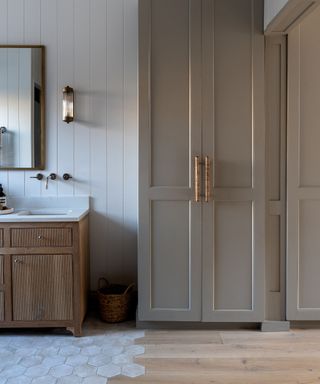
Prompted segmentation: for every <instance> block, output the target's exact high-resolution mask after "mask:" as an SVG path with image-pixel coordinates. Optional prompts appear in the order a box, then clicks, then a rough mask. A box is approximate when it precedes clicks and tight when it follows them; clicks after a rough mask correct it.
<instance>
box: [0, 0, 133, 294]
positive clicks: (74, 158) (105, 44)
mask: <svg viewBox="0 0 320 384" xmlns="http://www.w3.org/2000/svg"><path fill="white" fill-rule="evenodd" d="M0 9H1V13H0V43H1V44H43V45H44V46H45V56H46V65H45V70H46V169H45V170H43V171H42V173H43V174H44V175H45V176H47V175H48V174H50V173H51V172H55V173H57V174H58V175H59V179H58V181H50V182H49V187H48V189H47V190H46V189H45V181H44V180H43V181H42V182H39V181H38V180H35V179H30V176H34V175H35V174H36V173H37V171H0V182H1V183H3V184H4V187H5V190H6V191H7V192H8V194H10V195H14V196H40V195H41V196H60V195H88V194H90V195H91V196H92V199H91V203H92V206H91V218H90V223H91V239H90V243H91V264H92V268H91V277H92V288H95V287H96V281H97V278H98V277H99V276H101V275H104V276H106V277H107V278H108V279H109V280H113V281H115V280H116V281H117V280H121V281H124V282H131V281H135V279H136V231H137V178H138V177H137V137H138V135H137V47H138V31H137V29H138V28H137V26H138V0H95V1H90V0H0ZM6 81H7V79H4V78H2V77H1V74H0V84H3V83H4V82H6ZM67 84H69V85H70V86H73V87H74V89H75V114H76V118H75V121H74V122H73V123H70V124H66V123H63V122H62V118H61V91H62V88H63V86H65V85H67ZM1 102H4V103H7V102H8V101H7V100H2V99H1ZM3 115H4V114H2V113H1V115H0V119H1V125H2V124H3V125H7V124H8V121H7V116H6V114H5V115H4V116H3ZM11 118H17V117H16V116H12V117H11ZM65 172H68V173H70V174H71V175H72V176H73V179H72V180H69V181H68V182H66V181H63V180H62V175H63V173H65Z"/></svg>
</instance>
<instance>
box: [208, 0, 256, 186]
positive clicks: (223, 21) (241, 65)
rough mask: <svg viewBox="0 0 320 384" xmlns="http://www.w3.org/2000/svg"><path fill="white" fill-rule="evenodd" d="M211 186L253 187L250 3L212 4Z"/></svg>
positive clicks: (245, 0) (229, 1)
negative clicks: (212, 137)
mask: <svg viewBox="0 0 320 384" xmlns="http://www.w3.org/2000/svg"><path fill="white" fill-rule="evenodd" d="M213 3H214V9H213V14H214V22H213V25H214V31H213V33H214V116H215V117H214V137H215V152H214V156H215V157H214V161H215V186H217V187H250V186H251V184H252V139H253V138H252V134H253V113H252V108H253V104H252V86H253V84H252V49H253V47H252V41H253V40H252V30H253V29H252V28H253V19H252V12H251V7H252V1H251V0H242V1H239V0H227V1H221V0H220V1H214V2H213Z"/></svg>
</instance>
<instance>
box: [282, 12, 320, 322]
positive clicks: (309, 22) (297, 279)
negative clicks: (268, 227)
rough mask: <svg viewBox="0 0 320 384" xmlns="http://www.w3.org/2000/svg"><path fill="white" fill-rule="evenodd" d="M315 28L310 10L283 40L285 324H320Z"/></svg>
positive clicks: (317, 17)
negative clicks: (285, 42) (285, 54)
mask: <svg viewBox="0 0 320 384" xmlns="http://www.w3.org/2000/svg"><path fill="white" fill-rule="evenodd" d="M319 23H320V10H315V11H314V12H313V13H312V14H311V15H310V16H309V17H308V18H307V19H305V20H304V21H302V23H301V24H300V25H299V26H297V27H296V28H294V29H293V30H292V31H290V33H289V35H288V162H287V193H288V196H287V201H288V202H287V210H288V211H287V318H288V320H320V299H319V290H320V279H319V275H320V257H319V247H320V241H319V238H320V236H319V234H320V216H319V215H320V172H319V164H320V151H319V140H320V133H319V118H320V109H319V98H320V79H319V65H320V54H319V38H318V36H319V31H320V29H319V25H320V24H319Z"/></svg>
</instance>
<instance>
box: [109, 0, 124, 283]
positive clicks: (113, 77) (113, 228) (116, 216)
mask: <svg viewBox="0 0 320 384" xmlns="http://www.w3.org/2000/svg"><path fill="white" fill-rule="evenodd" d="M123 11H124V0H109V1H108V3H107V101H108V103H107V124H108V133H107V174H108V181H109V182H108V185H107V208H108V232H107V237H108V242H109V243H110V241H111V239H115V241H114V242H113V243H112V245H111V247H110V251H111V252H112V254H113V255H114V257H116V258H117V259H118V260H122V263H123V254H124V241H123V240H124V239H123V235H124V232H123V231H122V229H123V224H124V222H123V219H124V216H123V210H124V195H123V187H124V113H123V112H122V111H123V107H124V75H123V74H124V46H123V43H124V29H123V18H124V13H123ZM122 263H121V264H122ZM121 264H114V263H113V262H112V260H108V269H109V270H110V271H112V274H114V276H121V274H122V270H121V268H119V267H120V265H121Z"/></svg>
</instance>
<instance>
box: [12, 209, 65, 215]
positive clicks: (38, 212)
mask: <svg viewBox="0 0 320 384" xmlns="http://www.w3.org/2000/svg"><path fill="white" fill-rule="evenodd" d="M71 213H72V210H61V209H59V210H54V209H33V210H26V211H20V212H17V215H19V216H66V215H70V214H71Z"/></svg>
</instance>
